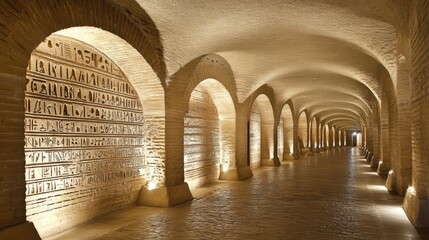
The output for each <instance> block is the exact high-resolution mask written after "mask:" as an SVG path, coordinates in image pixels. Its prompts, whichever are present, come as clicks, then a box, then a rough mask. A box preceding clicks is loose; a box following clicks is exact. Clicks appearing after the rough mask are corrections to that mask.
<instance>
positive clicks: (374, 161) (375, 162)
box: [369, 156, 379, 169]
mask: <svg viewBox="0 0 429 240" xmlns="http://www.w3.org/2000/svg"><path fill="white" fill-rule="evenodd" d="M378 163H379V161H378V160H376V159H375V157H374V156H372V158H371V162H370V163H369V164H370V165H371V168H374V169H377V168H378Z"/></svg>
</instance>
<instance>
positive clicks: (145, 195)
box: [137, 182, 194, 207]
mask: <svg viewBox="0 0 429 240" xmlns="http://www.w3.org/2000/svg"><path fill="white" fill-rule="evenodd" d="M193 198H194V197H193V196H192V193H191V191H190V189H189V186H188V184H187V183H186V182H184V183H182V184H179V185H175V186H167V187H165V186H163V187H159V188H155V189H148V188H147V187H146V186H143V187H142V188H141V190H140V194H139V197H138V200H137V203H138V204H139V205H145V206H153V207H171V206H175V205H178V204H181V203H184V202H187V201H190V200H192V199H193Z"/></svg>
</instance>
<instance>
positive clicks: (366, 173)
mask: <svg viewBox="0 0 429 240" xmlns="http://www.w3.org/2000/svg"><path fill="white" fill-rule="evenodd" d="M363 174H365V175H373V176H378V173H377V172H363Z"/></svg>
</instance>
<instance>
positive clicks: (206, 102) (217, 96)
mask: <svg viewBox="0 0 429 240" xmlns="http://www.w3.org/2000/svg"><path fill="white" fill-rule="evenodd" d="M184 120H185V121H184V137H183V141H184V145H183V146H184V171H185V181H186V182H187V183H188V185H189V187H190V188H191V189H194V188H197V187H200V186H202V185H204V184H207V183H210V182H213V181H215V180H217V179H219V176H220V173H221V171H225V172H226V171H228V170H229V169H230V167H235V107H234V103H233V101H232V98H231V96H230V95H229V92H228V91H227V90H226V89H225V87H224V86H223V85H222V84H221V83H220V82H218V81H217V80H214V79H207V80H204V81H202V82H201V83H200V84H198V85H197V86H196V87H195V88H194V90H193V91H192V93H191V97H190V100H189V108H188V112H187V113H186V116H185V119H184Z"/></svg>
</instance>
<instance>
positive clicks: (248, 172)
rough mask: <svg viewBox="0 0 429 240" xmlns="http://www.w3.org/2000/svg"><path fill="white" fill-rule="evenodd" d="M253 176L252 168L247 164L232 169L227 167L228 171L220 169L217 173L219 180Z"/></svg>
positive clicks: (241, 178) (234, 179)
mask: <svg viewBox="0 0 429 240" xmlns="http://www.w3.org/2000/svg"><path fill="white" fill-rule="evenodd" d="M251 177H253V173H252V169H251V168H250V167H249V166H244V167H238V168H234V169H229V170H228V171H225V172H224V171H221V172H220V175H219V180H229V181H236V180H243V179H247V178H251Z"/></svg>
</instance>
